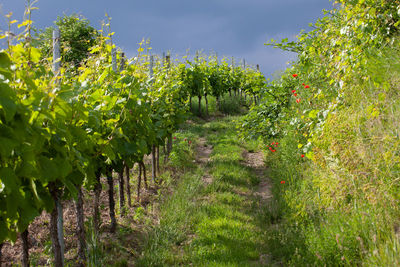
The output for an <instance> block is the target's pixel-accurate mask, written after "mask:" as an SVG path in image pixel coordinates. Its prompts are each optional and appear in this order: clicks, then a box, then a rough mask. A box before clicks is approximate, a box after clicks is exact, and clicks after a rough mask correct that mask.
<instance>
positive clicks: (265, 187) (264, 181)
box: [243, 151, 272, 201]
mask: <svg viewBox="0 0 400 267" xmlns="http://www.w3.org/2000/svg"><path fill="white" fill-rule="evenodd" d="M243 158H244V165H246V166H247V167H250V168H252V169H253V170H254V173H255V174H256V176H257V177H259V178H260V184H259V185H258V188H257V190H256V191H255V192H254V195H256V196H259V197H260V198H261V200H262V201H268V200H271V199H272V192H271V188H272V185H271V181H270V180H269V178H268V177H267V176H266V170H267V168H266V167H265V165H264V154H263V153H262V152H261V151H258V152H248V151H244V152H243Z"/></svg>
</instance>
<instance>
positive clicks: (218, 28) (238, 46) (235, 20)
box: [0, 0, 332, 76]
mask: <svg viewBox="0 0 400 267" xmlns="http://www.w3.org/2000/svg"><path fill="white" fill-rule="evenodd" d="M3 1H4V2H3V3H2V5H3V13H6V12H8V11H14V13H15V17H16V18H17V19H18V18H20V17H21V16H22V13H23V8H24V3H25V1H24V0H3ZM331 5H332V3H331V2H330V1H328V0H324V1H321V0H304V1H298V0H280V1H275V0H203V1H194V0H169V1H159V0H158V1H157V0H147V1H138V0H131V1H128V0H114V1H106V0H87V1H85V0H69V1H61V0H40V1H39V2H38V3H37V6H38V7H39V10H38V11H35V13H34V16H33V20H34V21H35V23H36V26H37V27H39V28H44V27H46V26H49V25H51V24H52V22H53V21H54V20H55V19H56V18H57V16H61V15H62V14H63V13H65V14H71V13H79V14H82V15H84V16H85V17H87V18H88V19H89V20H90V21H91V23H92V25H93V26H95V27H96V28H99V27H100V22H101V20H103V19H104V18H105V16H104V14H105V12H106V11H107V12H108V14H109V15H110V16H111V17H112V18H113V19H112V30H113V31H115V32H116V34H115V42H116V43H117V44H118V45H119V46H120V47H122V48H123V49H124V50H125V51H127V53H128V55H129V54H131V55H133V54H134V53H135V51H136V49H137V43H138V42H140V40H141V39H142V38H143V37H145V38H150V39H151V42H152V47H153V48H154V51H155V52H157V53H161V52H163V51H166V50H172V51H173V52H176V53H180V54H184V53H185V51H186V50H187V49H190V51H191V52H192V53H195V51H196V50H202V49H203V50H204V51H205V52H208V51H211V50H213V51H215V52H217V53H218V54H219V55H226V56H229V57H230V56H234V57H236V58H240V59H241V58H246V60H247V61H248V62H250V63H252V64H260V65H261V69H262V71H263V72H264V73H266V74H267V76H270V74H271V73H273V72H274V71H275V70H276V69H277V68H280V69H282V68H284V67H285V62H286V61H288V60H289V59H293V58H294V55H293V54H292V55H289V54H287V53H283V52H280V51H279V50H276V49H272V48H268V47H266V46H264V43H265V42H267V41H268V40H269V39H270V38H274V39H280V37H281V38H285V37H288V38H289V39H294V36H295V35H296V34H297V33H298V32H299V31H300V30H301V29H306V30H307V29H308V23H309V22H313V21H315V20H316V19H317V18H318V17H321V16H322V9H324V8H325V9H329V8H330V7H331ZM0 26H1V27H2V28H3V29H4V23H1V24H0Z"/></svg>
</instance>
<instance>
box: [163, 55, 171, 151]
mask: <svg viewBox="0 0 400 267" xmlns="http://www.w3.org/2000/svg"><path fill="white" fill-rule="evenodd" d="M165 61H166V64H167V70H169V68H170V67H171V55H169V54H168V55H167V56H166V57H165ZM171 152H172V133H170V134H168V142H167V157H168V158H169V155H170V154H171Z"/></svg>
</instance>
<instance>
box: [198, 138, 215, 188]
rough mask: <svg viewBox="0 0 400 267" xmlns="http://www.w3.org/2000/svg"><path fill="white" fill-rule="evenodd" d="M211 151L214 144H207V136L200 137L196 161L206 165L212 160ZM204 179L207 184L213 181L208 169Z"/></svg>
mask: <svg viewBox="0 0 400 267" xmlns="http://www.w3.org/2000/svg"><path fill="white" fill-rule="evenodd" d="M211 152H212V146H210V145H208V144H207V140H206V139H205V138H203V137H200V138H199V141H198V145H197V147H196V162H197V163H199V164H201V165H202V166H203V167H205V166H206V165H207V163H208V162H209V161H210V155H211ZM202 180H203V182H204V183H205V184H206V185H208V184H211V183H212V177H211V175H210V174H209V173H208V171H206V172H205V174H204V176H203V178H202Z"/></svg>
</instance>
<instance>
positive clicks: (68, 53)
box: [38, 14, 98, 67]
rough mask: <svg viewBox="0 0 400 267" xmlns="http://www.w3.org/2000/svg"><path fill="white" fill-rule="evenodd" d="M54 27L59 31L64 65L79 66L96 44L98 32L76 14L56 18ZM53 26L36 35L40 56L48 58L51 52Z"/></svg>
mask: <svg viewBox="0 0 400 267" xmlns="http://www.w3.org/2000/svg"><path fill="white" fill-rule="evenodd" d="M55 25H56V26H57V27H58V28H59V29H60V33H61V37H60V44H61V57H62V62H63V63H64V64H71V65H72V66H74V67H77V66H79V65H80V63H81V62H82V60H84V59H85V58H87V56H88V54H89V49H90V48H91V47H92V46H94V45H95V44H96V42H97V41H96V37H97V36H98V32H97V30H96V29H94V28H93V27H92V26H90V24H89V21H88V20H87V19H86V18H84V17H82V16H78V15H77V14H73V15H71V16H64V17H58V18H57V20H56V21H55ZM54 29H55V27H54V26H51V27H47V28H46V29H45V30H44V31H42V32H40V33H39V35H38V39H39V48H40V49H41V50H42V55H44V56H45V57H48V56H50V55H51V50H52V36H53V30H54Z"/></svg>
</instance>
